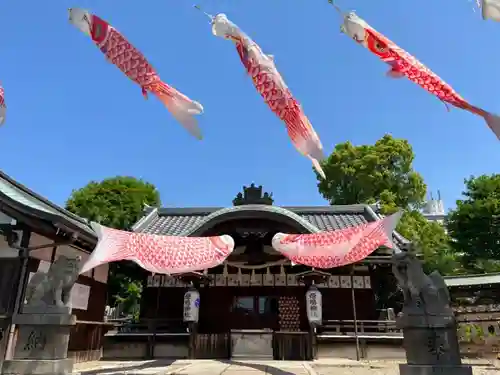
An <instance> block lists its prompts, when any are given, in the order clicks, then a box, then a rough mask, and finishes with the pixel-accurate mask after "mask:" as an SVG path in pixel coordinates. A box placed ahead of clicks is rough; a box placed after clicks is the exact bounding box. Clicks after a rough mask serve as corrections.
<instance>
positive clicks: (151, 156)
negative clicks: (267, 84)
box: [0, 0, 500, 207]
mask: <svg viewBox="0 0 500 375" xmlns="http://www.w3.org/2000/svg"><path fill="white" fill-rule="evenodd" d="M142 4H144V6H143V5H142ZM200 4H201V5H202V6H203V7H204V8H205V10H206V11H207V12H209V13H218V12H224V13H226V14H227V15H228V17H229V18H230V19H231V20H233V21H234V22H235V23H237V24H238V25H239V26H240V27H241V28H242V29H243V30H244V31H246V32H247V33H248V34H249V35H250V36H251V37H252V38H253V39H254V40H255V41H256V42H257V43H259V44H260V45H261V47H262V48H263V50H264V51H265V52H266V53H269V54H273V55H274V56H275V61H276V64H277V66H278V69H279V70H280V71H281V73H282V75H283V77H284V78H285V80H286V82H287V84H288V85H289V87H290V88H291V90H292V92H293V93H294V95H295V96H296V97H297V99H298V100H299V101H300V102H301V103H302V105H303V107H304V110H305V112H306V115H307V116H308V117H309V119H310V120H311V123H312V124H313V126H314V127H315V129H316V131H317V132H318V134H319V135H320V137H321V139H322V142H323V145H324V147H325V151H326V152H327V153H329V152H331V150H332V149H333V147H334V146H335V144H337V143H339V142H345V141H347V140H350V141H351V142H353V143H354V144H366V143H373V142H374V141H376V140H377V139H378V138H380V137H381V136H383V135H384V134H385V133H391V134H393V135H394V136H396V137H404V138H407V139H409V141H410V142H411V144H412V145H413V147H414V150H415V153H416V161H415V167H416V169H417V170H418V171H419V172H421V173H422V174H423V176H424V178H425V180H426V182H427V184H428V185H429V187H430V188H431V189H432V190H434V191H435V190H437V189H440V190H441V192H442V195H443V197H444V199H445V201H446V204H447V206H448V207H449V206H453V205H454V202H455V200H456V199H457V198H459V197H460V194H461V191H462V188H463V178H464V177H467V176H469V175H471V174H473V175H478V174H482V173H495V172H499V165H500V143H499V142H498V141H497V140H496V138H495V136H494V135H493V134H492V133H491V132H490V131H489V129H488V128H487V127H486V125H485V124H484V122H483V120H482V119H481V118H480V117H477V116H475V115H472V114H470V113H468V112H465V111H461V110H458V109H452V110H451V112H450V113H448V112H447V111H446V109H445V106H444V105H443V104H442V103H441V102H439V101H438V100H437V99H436V98H435V97H433V96H431V95H429V94H427V93H426V92H425V91H424V90H423V89H420V88H419V87H417V86H416V85H414V84H412V83H411V82H408V81H406V80H391V79H388V78H386V77H385V72H386V70H387V67H386V66H385V65H384V64H383V63H382V62H380V61H379V60H378V59H377V58H376V57H375V56H372V55H371V54H370V53H369V52H368V51H367V50H364V49H363V48H362V47H360V46H358V45H356V43H354V42H353V41H352V40H350V39H349V38H348V37H347V36H345V35H342V34H340V32H339V25H340V22H339V21H340V20H339V17H338V15H337V14H336V13H335V12H334V10H333V9H332V8H331V7H330V6H329V5H328V4H327V1H326V0H254V1H251V0H203V1H201V3H200ZM339 4H340V5H341V6H342V7H343V8H344V9H346V10H349V9H355V10H356V11H357V12H358V14H359V15H360V16H361V17H363V18H365V20H366V21H367V22H368V23H370V24H371V25H372V26H374V27H375V28H377V29H378V30H379V31H381V32H382V33H384V34H386V35H387V36H388V37H389V38H391V39H392V40H394V41H395V42H396V43H398V44H399V45H400V46H401V47H403V48H405V49H406V50H407V51H408V52H410V53H412V54H414V55H415V56H416V57H417V58H419V59H420V60H421V61H422V62H423V63H425V64H427V65H428V66H429V67H430V68H431V69H432V70H434V71H435V72H436V73H437V74H439V75H440V76H441V77H442V78H444V79H445V80H446V81H447V82H449V83H450V84H451V85H452V86H453V87H454V88H455V89H456V90H457V91H458V92H459V93H461V94H462V95H463V96H464V97H465V98H466V99H468V100H470V101H471V103H473V104H475V105H478V106H481V107H483V108H485V109H487V110H490V111H493V112H495V111H496V112H497V113H499V114H500V76H499V75H498V66H500V49H499V48H498V46H499V45H500V24H496V23H493V22H485V21H482V20H481V19H480V14H479V13H478V12H476V13H474V12H473V11H472V2H469V1H467V0H460V1H457V0H440V1H435V0H419V1H395V0H377V1H366V0H344V1H339ZM71 6H76V7H83V8H87V9H89V10H91V11H93V12H94V13H96V14H98V15H99V16H100V17H102V18H104V19H106V20H107V21H109V22H110V23H111V24H112V25H114V26H115V27H116V28H117V29H118V30H120V31H121V32H122V33H123V34H124V35H125V36H126V37H127V38H128V39H129V40H130V41H131V42H132V43H133V44H134V45H135V46H137V48H139V49H140V50H141V51H142V52H143V53H144V54H145V55H146V56H147V58H148V59H149V61H150V62H151V63H152V64H153V65H154V66H155V68H156V69H157V71H158V72H159V74H160V75H161V77H162V79H163V80H164V81H165V82H167V83H168V84H171V85H173V86H175V87H177V88H178V89H179V90H180V91H182V92H184V93H185V94H186V95H188V96H190V97H191V98H193V99H195V100H198V101H200V102H201V103H202V104H203V105H204V107H205V114H204V115H202V116H201V117H199V120H200V126H201V127H202V129H203V132H204V137H205V139H204V140H203V141H201V142H199V141H197V140H196V139H194V138H192V137H191V136H189V134H188V133H187V132H186V131H184V129H183V128H181V126H180V125H179V124H177V123H176V122H175V121H174V120H173V118H172V117H171V115H170V114H169V113H168V111H167V109H166V108H164V107H163V106H162V104H161V103H160V102H159V101H158V100H157V99H156V98H154V97H151V98H150V100H149V101H145V100H144V99H143V98H142V95H141V90H140V88H139V87H138V86H136V85H135V84H134V83H132V82H131V81H129V80H128V79H127V78H126V77H125V76H124V75H123V74H122V73H121V72H120V71H119V70H118V69H117V68H116V67H114V66H113V65H111V64H109V63H107V62H106V61H105V60H104V57H103V55H102V54H101V52H100V51H99V50H98V49H97V48H96V47H95V46H94V45H93V43H92V41H91V40H90V39H88V38H87V37H86V36H85V35H83V34H82V33H81V32H79V31H78V30H77V29H75V28H74V27H73V26H71V25H70V24H69V23H68V20H67V17H68V16H67V8H68V7H71ZM0 10H1V11H0V35H2V36H3V37H2V38H1V40H0V81H1V82H2V83H3V85H4V87H5V90H6V100H7V104H8V113H7V122H6V124H5V125H4V127H2V128H0V168H1V169H2V170H3V171H4V172H6V173H7V174H9V175H11V176H12V177H13V178H15V179H17V180H18V181H20V182H21V183H24V184H25V185H27V186H28V187H30V188H32V189H33V190H35V191H37V192H38V193H40V194H42V195H44V196H46V197H47V198H49V199H51V200H53V201H54V202H56V203H59V204H63V203H64V201H65V200H66V198H67V197H68V196H69V194H70V193H71V191H72V189H74V188H79V187H82V186H83V185H85V184H86V183H87V182H88V181H89V180H91V179H102V178H105V177H108V176H114V175H132V176H137V177H141V178H144V179H146V180H148V181H150V182H152V183H154V184H155V185H156V186H157V187H158V189H159V190H160V192H161V195H162V201H163V204H164V205H166V206H227V205H230V204H231V199H232V198H233V197H234V195H235V194H236V193H237V192H238V191H240V189H241V186H242V185H246V184H249V183H251V182H252V181H254V182H255V183H257V184H262V185H264V187H265V189H267V190H269V191H273V192H274V196H275V198H276V203H277V204H280V205H322V204H325V201H324V200H323V198H321V196H320V195H319V194H318V192H317V188H316V179H315V176H314V174H313V172H312V170H311V165H310V162H309V161H308V160H307V159H306V158H304V157H302V156H301V155H300V154H299V153H298V152H297V151H296V150H295V149H294V148H293V146H292V145H291V143H290V141H289V139H288V137H287V134H286V131H285V129H284V127H283V125H282V124H281V123H280V121H279V120H278V118H277V117H276V116H275V115H274V114H273V113H272V112H270V110H269V109H268V108H267V106H266V105H265V104H264V103H263V100H262V99H261V97H260V96H259V95H258V94H257V92H256V91H255V89H254V87H253V85H252V83H251V80H250V79H249V78H248V77H247V76H246V75H245V72H244V69H243V67H242V65H241V63H240V61H239V59H238V56H237V54H236V51H235V49H234V46H233V45H232V43H231V42H229V41H225V40H222V39H219V38H217V37H215V36H213V35H212V34H211V31H210V26H209V24H208V20H207V19H206V18H205V17H204V16H203V15H202V14H200V13H199V12H197V11H196V10H194V9H193V8H192V3H191V1H184V0H183V1H180V0H175V1H174V0H161V1H144V2H138V1H117V0H99V1H97V0H81V1H80V2H71V1H68V0H51V1H43V2H40V1H26V0H16V1H4V2H2V6H1V8H0Z"/></svg>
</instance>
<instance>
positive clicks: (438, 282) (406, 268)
mask: <svg viewBox="0 0 500 375" xmlns="http://www.w3.org/2000/svg"><path fill="white" fill-rule="evenodd" d="M392 271H393V273H394V276H395V277H396V279H397V280H398V283H399V285H400V286H401V289H402V291H403V296H404V304H403V310H402V313H403V314H402V316H401V317H399V318H398V319H397V320H396V324H397V326H398V328H401V329H402V330H403V346H404V348H405V351H406V361H407V362H408V363H406V364H402V365H400V366H399V371H400V373H401V375H430V374H443V375H445V374H446V375H448V374H449V375H472V367H471V366H467V365H462V360H461V358H460V347H459V344H458V337H457V322H456V320H455V315H454V313H453V310H452V309H451V308H450V294H449V292H448V288H447V286H446V283H445V282H444V279H443V277H442V276H441V275H440V274H439V272H437V271H434V272H432V273H430V274H429V275H427V274H425V272H424V271H423V268H422V264H421V262H420V261H419V260H418V259H417V257H416V256H415V254H413V253H411V252H398V253H395V254H394V256H393V266H392Z"/></svg>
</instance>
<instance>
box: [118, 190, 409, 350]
mask: <svg viewBox="0 0 500 375" xmlns="http://www.w3.org/2000/svg"><path fill="white" fill-rule="evenodd" d="M233 203H234V205H235V206H233V207H229V208H180V209H174V208H167V209H162V208H160V209H158V208H151V209H149V211H148V212H147V213H146V215H145V216H144V217H143V218H142V219H141V220H140V221H139V222H138V223H137V224H136V225H135V226H134V227H133V230H134V231H136V232H140V233H150V234H162V235H179V236H210V235H220V234H228V235H230V236H231V237H233V239H234V240H235V249H234V251H233V253H232V254H231V255H230V256H229V257H228V259H227V260H226V262H225V263H224V264H223V265H221V266H218V267H215V268H212V269H209V270H200V272H199V273H194V274H190V275H177V276H166V275H151V274H150V275H147V276H146V279H145V280H144V281H145V288H144V291H143V294H142V301H141V314H140V321H141V323H140V324H138V325H137V326H136V327H135V328H133V327H130V326H129V327H128V328H127V329H126V330H127V331H129V332H128V333H127V332H124V331H123V330H122V331H121V332H118V333H114V336H113V338H112V339H110V340H115V341H114V344H110V345H111V346H113V345H115V348H116V350H114V349H113V350H111V352H112V353H113V354H110V357H113V356H115V355H120V354H121V355H122V356H126V357H131V356H137V357H141V358H142V357H143V356H144V353H146V357H155V358H157V357H164V356H167V357H171V356H174V357H196V358H228V357H235V358H236V357H246V356H248V357H252V356H256V357H274V358H277V359H286V358H288V359H292V358H295V359H301V358H302V359H307V358H309V359H310V358H312V357H313V356H314V353H315V351H316V349H317V343H318V342H319V341H321V340H323V338H322V336H324V340H323V341H325V340H326V341H329V340H330V339H331V338H332V337H333V336H338V335H337V333H338V332H339V327H340V326H342V325H345V324H347V325H348V326H351V325H352V322H361V321H365V322H373V321H378V320H379V319H380V315H381V312H380V311H379V310H380V309H379V308H378V305H379V303H378V302H377V300H378V297H377V293H378V291H377V286H378V285H384V280H381V278H384V277H385V276H384V275H386V274H388V272H387V271H388V270H390V265H389V263H390V258H391V254H392V250H390V249H386V248H380V249H378V250H376V251H375V252H374V253H373V254H372V255H371V256H369V257H368V258H366V259H365V260H363V261H362V262H360V263H359V264H356V265H352V266H346V267H340V268H335V269H331V270H321V271H320V270H313V269H311V268H310V267H306V266H302V265H292V264H291V263H290V261H289V260H288V259H286V258H284V257H283V256H282V255H281V254H279V253H278V252H277V251H275V250H274V249H273V247H272V246H271V239H272V237H273V236H274V234H276V233H277V232H283V233H316V232H320V231H325V230H335V229H342V228H346V227H350V226H355V225H359V224H363V223H367V222H371V221H375V220H378V219H379V216H378V215H377V214H376V212H375V209H374V207H372V206H368V205H348V206H327V207H276V206H273V205H272V203H273V200H272V195H270V194H267V193H265V194H264V196H263V195H262V188H261V187H255V186H253V185H252V186H250V187H245V188H244V193H240V194H238V196H237V197H236V198H235V200H234V201H233ZM394 242H395V244H398V245H405V244H406V243H407V241H406V240H405V239H404V238H402V237H401V236H400V235H398V234H397V233H394ZM389 273H390V272H389ZM381 281H382V282H381ZM390 282H391V281H390V280H389V279H388V280H386V281H385V283H386V284H387V283H390ZM311 284H314V285H315V286H316V287H317V288H318V289H319V291H320V293H321V296H322V308H321V310H322V317H323V324H322V326H321V327H317V329H316V330H312V327H311V325H310V324H309V321H308V317H307V311H306V300H305V296H306V292H307V290H308V288H309V287H310V285H311ZM193 286H195V287H196V288H197V291H198V292H199V297H200V302H199V303H200V305H199V306H200V307H199V320H198V324H196V325H195V326H192V325H188V324H187V323H185V322H184V321H183V312H184V295H185V293H186V291H187V290H189V288H191V287H193ZM355 325H357V323H355ZM358 328H359V327H358ZM373 329H374V330H378V331H379V326H377V327H376V328H373ZM340 330H342V329H340ZM348 330H351V331H352V329H351V328H348ZM130 331H133V332H130ZM141 332H142V333H141ZM132 336H134V337H135V338H134V340H136V341H137V340H138V341H142V343H143V345H144V347H141V349H140V350H139V352H137V351H136V353H135V354H134V355H132V354H131V351H125V352H126V353H127V354H124V353H125V352H124V351H123V347H124V346H123V343H122V344H120V345H119V341H121V340H124V339H125V337H128V338H127V340H132ZM330 336H332V337H330ZM140 337H141V338H140ZM346 337H347V338H348V339H351V337H348V336H346ZM245 340H246V341H245ZM330 341H331V340H330ZM351 341H352V340H351ZM137 344H138V343H137ZM134 345H135V344H134ZM134 347H135V348H137V346H134ZM119 348H120V349H119ZM252 348H253V349H252ZM255 348H267V349H266V350H264V349H263V350H262V351H259V350H256V349H255ZM315 348H316V349H315ZM268 349H269V350H268Z"/></svg>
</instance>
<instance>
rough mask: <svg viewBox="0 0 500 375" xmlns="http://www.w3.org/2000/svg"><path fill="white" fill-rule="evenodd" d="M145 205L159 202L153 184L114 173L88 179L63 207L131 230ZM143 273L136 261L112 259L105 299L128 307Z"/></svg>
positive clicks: (99, 221)
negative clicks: (102, 178) (109, 176)
mask: <svg viewBox="0 0 500 375" xmlns="http://www.w3.org/2000/svg"><path fill="white" fill-rule="evenodd" d="M146 205H148V206H159V205H160V195H159V193H158V191H157V190H156V188H155V186H154V185H152V184H150V183H148V182H145V181H142V180H140V179H137V178H134V177H126V176H117V177H111V178H107V179H104V180H102V181H91V182H89V183H88V184H87V185H86V186H84V187H83V188H81V189H78V190H74V191H73V192H72V193H71V196H70V198H69V199H68V201H67V202H66V209H67V210H69V211H71V212H73V213H75V214H77V215H79V216H81V217H84V218H87V219H89V220H92V221H96V222H98V223H100V224H102V225H105V226H107V227H110V228H115V229H121V230H130V229H131V226H132V225H133V224H134V223H135V222H137V220H139V219H140V218H141V217H142V215H143V211H144V207H145V206H146ZM143 275H144V272H143V271H142V269H140V268H139V267H138V266H137V265H136V264H135V263H132V262H114V263H111V264H110V271H109V280H108V303H109V304H110V305H112V306H113V305H115V304H116V303H118V302H122V303H124V306H125V308H128V307H130V308H131V305H132V304H133V301H136V300H137V298H138V295H139V297H140V292H141V290H142V286H141V281H142V278H143ZM129 302H130V303H129ZM126 312H129V311H126Z"/></svg>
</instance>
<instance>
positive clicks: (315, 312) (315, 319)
mask: <svg viewBox="0 0 500 375" xmlns="http://www.w3.org/2000/svg"><path fill="white" fill-rule="evenodd" d="M306 309H307V319H308V320H309V323H311V324H314V325H321V322H322V320H323V319H322V315H323V311H322V310H323V305H322V296H321V292H320V291H319V289H318V288H316V286H315V285H311V287H310V288H309V290H308V291H307V292H306Z"/></svg>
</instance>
